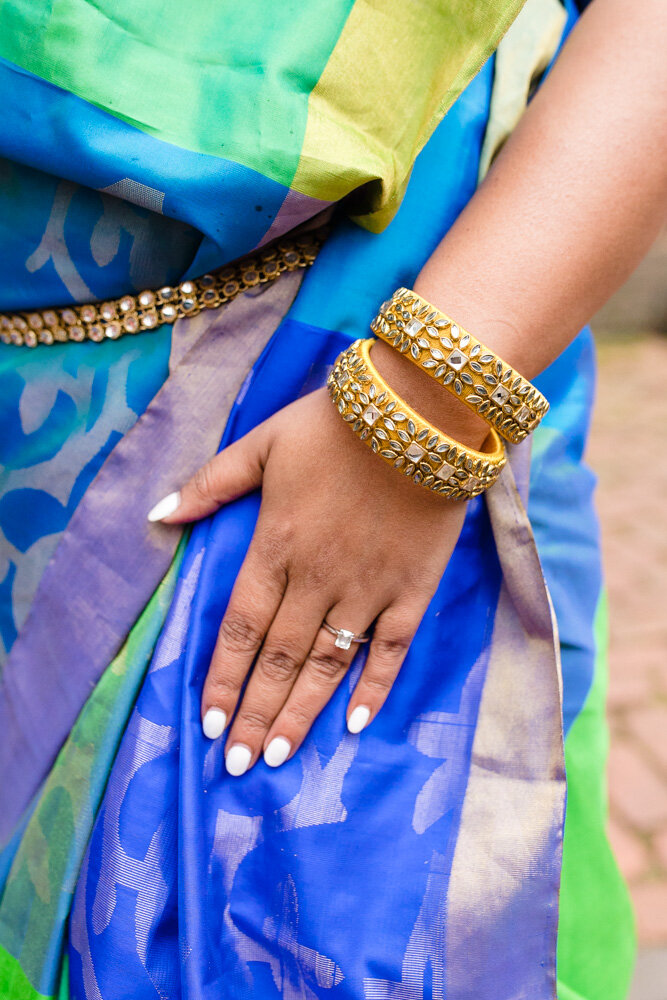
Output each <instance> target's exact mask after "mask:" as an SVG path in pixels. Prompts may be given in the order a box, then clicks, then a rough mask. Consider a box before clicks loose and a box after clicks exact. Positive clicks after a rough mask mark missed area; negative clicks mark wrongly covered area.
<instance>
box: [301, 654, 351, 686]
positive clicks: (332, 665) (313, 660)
mask: <svg viewBox="0 0 667 1000" xmlns="http://www.w3.org/2000/svg"><path fill="white" fill-rule="evenodd" d="M308 666H309V667H310V669H311V672H312V673H314V674H315V675H316V676H317V677H318V678H320V679H322V680H325V681H329V680H333V679H334V678H336V677H339V676H340V675H341V674H343V673H345V671H346V670H347V667H348V663H347V660H346V659H345V658H344V657H343V656H340V655H339V654H338V653H335V652H332V651H331V650H326V651H325V650H322V649H313V650H312V651H311V653H310V656H309V657H308Z"/></svg>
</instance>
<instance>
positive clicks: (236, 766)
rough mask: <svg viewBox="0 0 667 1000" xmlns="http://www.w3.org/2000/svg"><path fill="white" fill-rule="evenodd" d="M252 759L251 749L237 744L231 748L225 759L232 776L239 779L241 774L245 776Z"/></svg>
mask: <svg viewBox="0 0 667 1000" xmlns="http://www.w3.org/2000/svg"><path fill="white" fill-rule="evenodd" d="M251 757H252V751H251V749H250V747H245V746H244V745H243V744H242V743H235V744H234V745H233V746H232V747H230V748H229V750H228V752H227V756H226V757H225V767H226V768H227V770H228V772H229V773H230V774H233V775H234V777H235V778H238V776H239V775H240V774H245V772H246V771H247V770H248V764H249V763H250V758H251Z"/></svg>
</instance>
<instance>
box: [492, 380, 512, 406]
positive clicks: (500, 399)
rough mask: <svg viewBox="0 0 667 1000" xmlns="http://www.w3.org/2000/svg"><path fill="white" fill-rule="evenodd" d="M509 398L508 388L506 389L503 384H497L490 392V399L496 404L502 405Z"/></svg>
mask: <svg viewBox="0 0 667 1000" xmlns="http://www.w3.org/2000/svg"><path fill="white" fill-rule="evenodd" d="M509 398H510V392H509V389H506V388H505V386H504V385H499V386H498V388H497V389H494V391H493V392H492V393H491V399H492V400H493V402H494V403H497V405H498V406H503V404H504V403H506V402H507V400H508V399H509Z"/></svg>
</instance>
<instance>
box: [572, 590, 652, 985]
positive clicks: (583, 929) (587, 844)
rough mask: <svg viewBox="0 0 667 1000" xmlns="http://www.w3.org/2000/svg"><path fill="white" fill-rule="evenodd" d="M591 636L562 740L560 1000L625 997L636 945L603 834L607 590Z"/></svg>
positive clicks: (623, 893) (620, 883) (625, 896)
mask: <svg viewBox="0 0 667 1000" xmlns="http://www.w3.org/2000/svg"><path fill="white" fill-rule="evenodd" d="M595 637H596V646H597V658H596V665H595V677H594V681H593V686H592V688H591V690H590V692H589V695H588V698H587V699H586V702H585V704H584V707H583V709H582V710H581V713H580V714H579V716H578V717H577V719H576V720H575V722H574V724H573V725H572V728H571V729H570V732H569V734H568V737H567V740H566V741H565V768H566V771H567V778H568V793H567V796H568V797H567V811H566V818H565V838H564V843H563V874H562V881H561V895H560V919H559V925H558V998H559V1000H625V998H626V997H627V994H628V989H629V987H630V980H631V978H632V970H633V965H634V958H635V949H636V942H635V930H634V919H633V915H632V908H631V905H630V898H629V895H628V891H627V888H626V886H625V883H624V882H623V879H622V878H621V874H620V872H619V870H618V866H617V864H616V861H615V859H614V856H613V854H612V852H611V847H610V846H609V841H608V840H607V837H606V833H605V827H606V823H607V792H606V777H605V767H606V760H607V750H608V745H609V735H608V730H607V724H606V720H605V698H606V693H607V604H606V598H605V595H602V597H601V598H600V602H599V605H598V611H597V615H596V622H595Z"/></svg>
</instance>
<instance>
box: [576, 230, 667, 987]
mask: <svg viewBox="0 0 667 1000" xmlns="http://www.w3.org/2000/svg"><path fill="white" fill-rule="evenodd" d="M591 326H592V328H593V331H594V333H595V335H596V339H597V343H598V351H599V376H598V379H599V380H598V393H597V403H596V408H595V414H594V418H593V427H592V430H591V436H590V440H589V447H588V462H589V464H590V465H591V467H592V468H593V470H594V471H595V472H596V473H597V476H598V510H599V514H600V521H601V526H602V543H603V557H604V561H605V573H606V582H607V591H608V597H609V615H610V648H609V673H610V677H609V693H608V711H609V723H610V735H611V743H610V751H609V767H608V774H609V796H610V805H609V834H610V839H611V842H612V845H613V847H614V850H615V853H616V857H617V860H618V863H619V865H620V867H621V870H622V871H623V873H624V875H625V877H626V880H627V881H628V884H629V886H630V892H631V894H632V899H633V902H634V906H635V913H636V919H637V930H638V936H639V946H640V956H639V962H638V966H637V971H636V975H635V982H634V986H633V992H632V995H631V1000H667V447H665V441H664V435H665V434H666V433H667V228H666V229H665V230H663V232H662V234H661V236H660V237H659V239H658V240H657V242H656V243H655V245H654V246H653V249H652V250H651V252H650V253H649V255H648V256H647V258H646V259H645V260H644V262H643V263H642V264H641V266H640V267H639V268H638V269H637V271H636V272H635V273H634V274H633V275H632V277H631V278H630V280H629V281H628V282H627V283H626V285H625V286H624V287H623V288H622V289H620V290H619V291H618V292H617V293H616V295H615V296H614V297H613V298H612V299H611V300H610V301H609V302H608V303H607V305H606V306H605V307H604V309H602V310H601V311H600V312H599V313H598V314H597V315H596V316H595V317H594V319H593V320H592V322H591ZM628 454H631V456H632V468H633V475H632V476H631V475H629V474H628V471H627V470H628V464H629V463H628V462H627V459H626V458H625V456H626V455H628ZM621 457H623V460H621ZM634 470H643V471H641V472H640V473H639V474H638V475H635V474H634Z"/></svg>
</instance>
